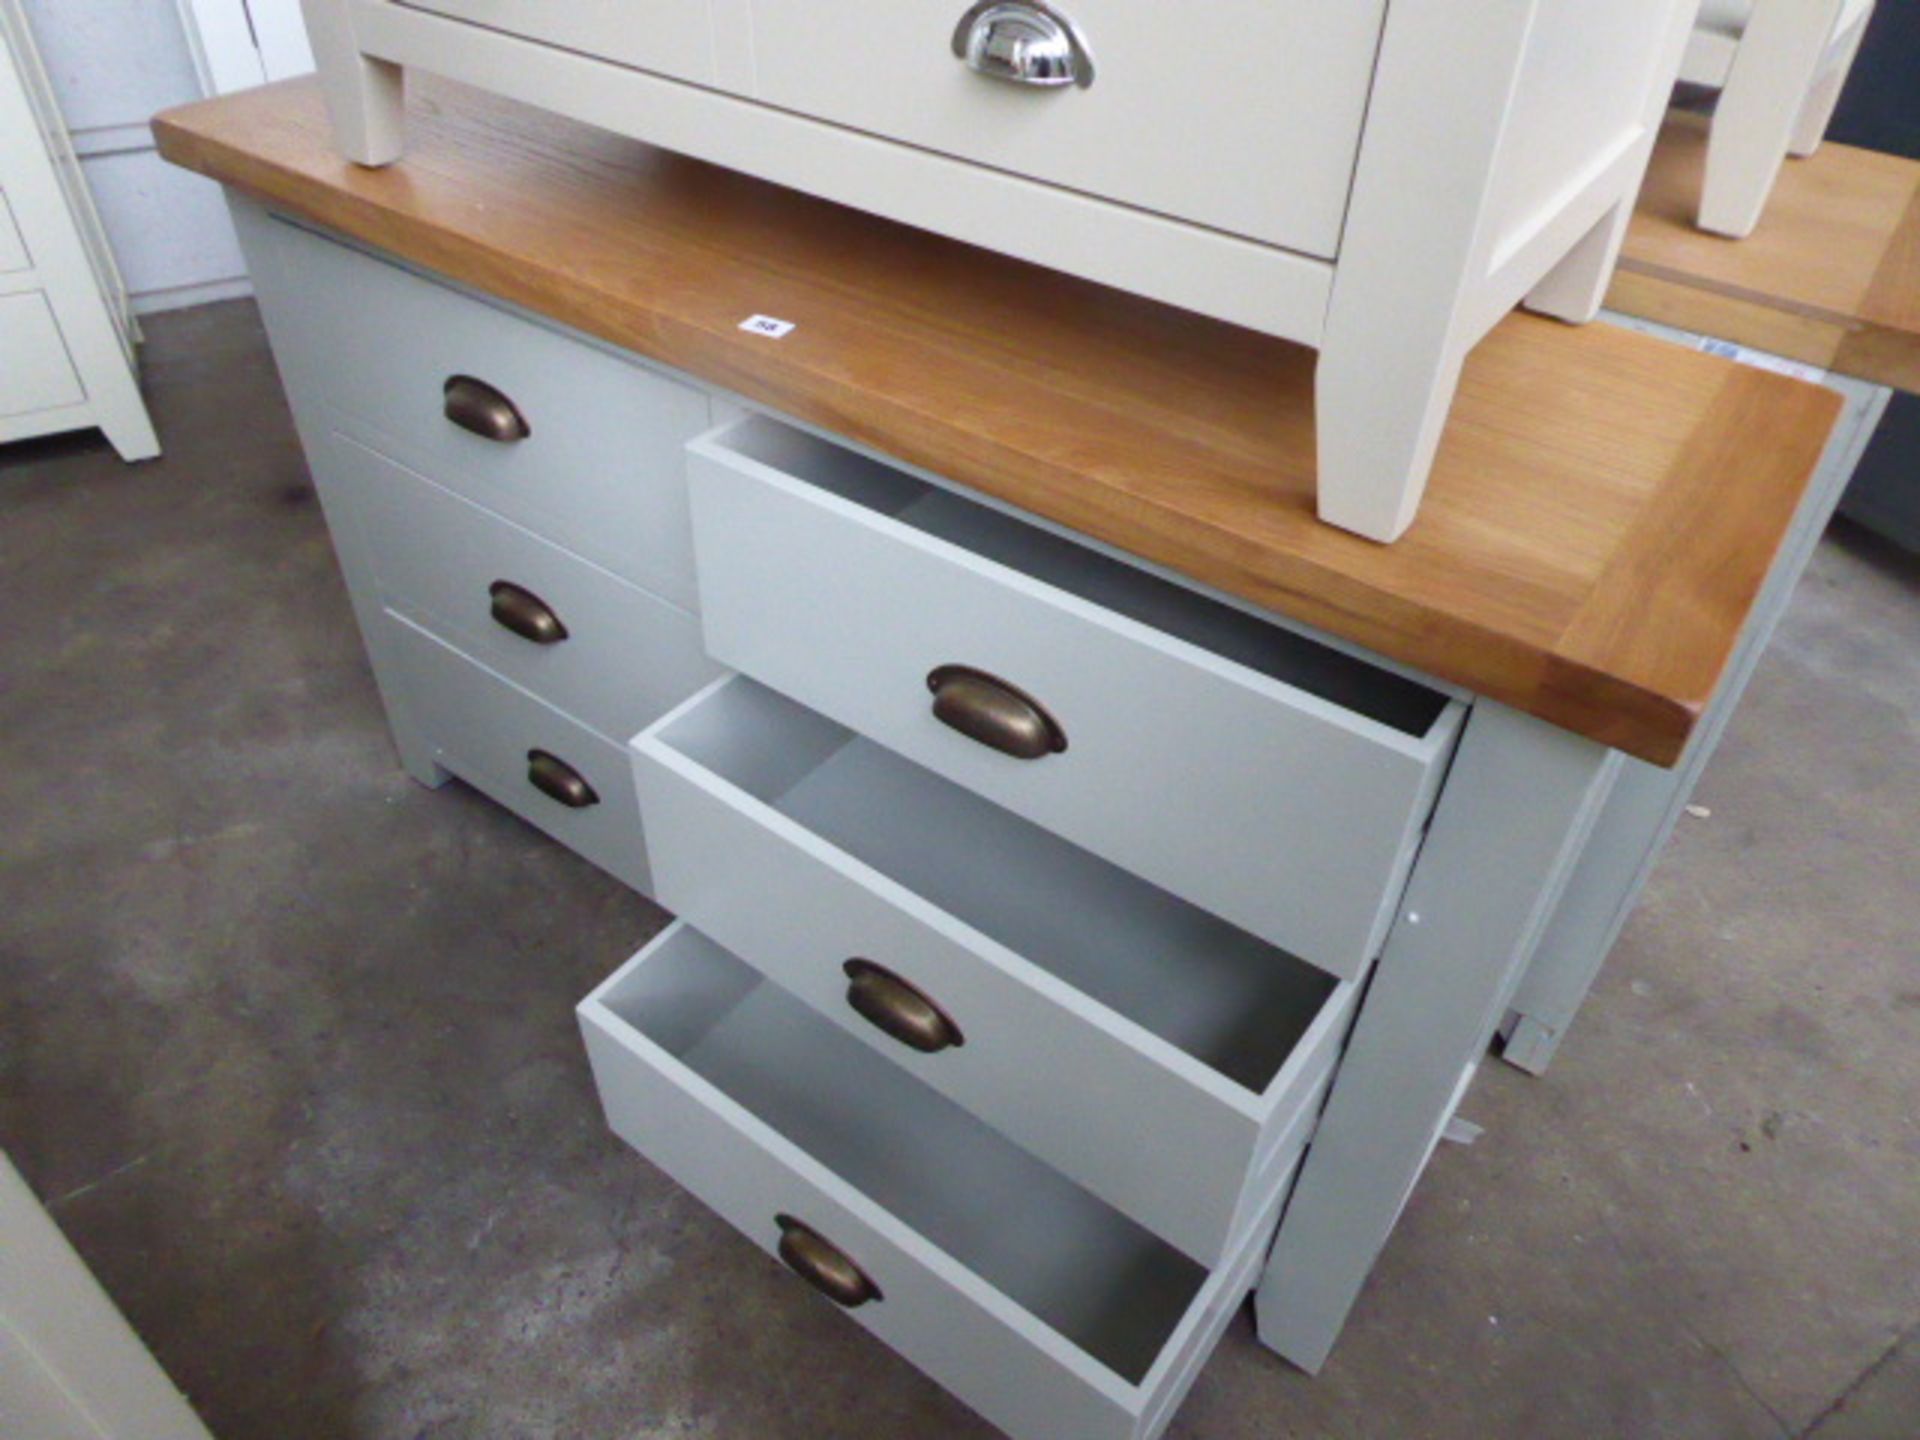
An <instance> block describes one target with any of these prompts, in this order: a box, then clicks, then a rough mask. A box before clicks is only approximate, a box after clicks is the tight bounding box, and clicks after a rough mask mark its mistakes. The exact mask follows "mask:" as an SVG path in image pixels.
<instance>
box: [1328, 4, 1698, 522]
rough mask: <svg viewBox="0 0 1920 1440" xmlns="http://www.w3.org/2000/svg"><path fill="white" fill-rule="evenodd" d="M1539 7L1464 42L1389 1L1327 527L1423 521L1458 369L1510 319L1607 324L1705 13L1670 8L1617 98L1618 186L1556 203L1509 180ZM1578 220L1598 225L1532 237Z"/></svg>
mask: <svg viewBox="0 0 1920 1440" xmlns="http://www.w3.org/2000/svg"><path fill="white" fill-rule="evenodd" d="M1537 9H1538V0H1492V3H1486V4H1482V5H1478V6H1476V7H1475V13H1474V16H1473V30H1474V43H1473V44H1472V45H1471V46H1466V47H1463V46H1461V45H1460V44H1459V43H1458V41H1459V27H1460V23H1461V16H1460V13H1459V8H1458V6H1457V5H1453V4H1447V3H1440V0H1395V3H1394V4H1393V5H1391V6H1389V7H1388V11H1387V20H1386V29H1385V32H1384V33H1383V35H1382V38H1381V47H1380V58H1379V61H1378V62H1377V65H1376V71H1375V76H1374V90H1373V103H1372V108H1371V109H1370V111H1369V112H1368V116H1367V128H1366V133H1365V136H1364V137H1363V139H1362V142H1361V150H1360V158H1359V165H1358V167H1357V169H1356V171H1355V174H1354V184H1353V194H1352V198H1351V202H1350V205H1349V207H1348V213H1347V224H1346V229H1345V232H1344V235H1343V238H1342V241H1341V249H1340V262H1339V266H1338V268H1337V269H1336V271H1335V273H1334V282H1333V295H1332V298H1331V301H1330V304H1329V306H1328V311H1327V324H1326V329H1325V331H1324V333H1323V335H1322V337H1321V341H1320V360H1319V368H1318V370H1317V372H1316V374H1315V380H1314V392H1315V407H1316V424H1317V426H1318V450H1319V484H1318V492H1319V513H1320V518H1321V519H1323V520H1325V521H1327V522H1328V523H1329V524H1333V525H1338V526H1340V527H1341V528H1342V529H1346V530H1352V531H1354V532H1356V533H1357V534H1360V535H1364V536H1367V537H1368V538H1369V539H1373V540H1382V541H1391V540H1396V539H1398V538H1399V537H1400V535H1401V534H1402V533H1403V532H1404V531H1405V530H1406V528H1407V526H1408V525H1410V524H1411V523H1412V522H1413V518H1414V515H1415V513H1416V512H1417V511H1418V509H1419V505H1420V500H1421V496H1422V494H1423V493H1424V492H1425V489H1426V483H1427V476H1428V472H1429V470H1430V469H1431V468H1432V465H1433V459H1434V455H1435V453H1436V451H1437V450H1438V449H1439V445H1440V437H1441V434H1442V432H1443V431H1444V430H1445V428H1446V422H1447V415H1448V412H1449V411H1450V410H1451V408H1452V404H1453V397H1454V392H1455V390H1456V389H1457V388H1458V386H1459V381H1460V371H1461V367H1462V366H1463V365H1464V363H1465V361H1466V357H1467V354H1468V352H1469V351H1470V350H1471V349H1472V348H1473V347H1474V346H1475V345H1476V344H1478V343H1479V341H1480V339H1481V337H1482V336H1484V335H1485V334H1486V332H1487V331H1488V330H1489V329H1491V328H1492V327H1493V325H1494V324H1496V323H1497V322H1498V321H1499V320H1500V319H1501V318H1502V317H1504V315H1505V314H1506V312H1507V311H1508V309H1509V308H1511V307H1512V306H1513V305H1514V304H1515V303H1517V302H1518V301H1520V300H1521V299H1522V298H1523V297H1524V298H1525V299H1526V302H1527V304H1528V305H1529V306H1531V307H1532V308H1534V309H1537V310H1542V311H1544V312H1546V313H1548V314H1551V315H1556V316H1559V317H1560V318H1562V319H1566V320H1570V321H1575V322H1584V321H1587V320H1590V319H1592V318H1593V316H1594V315H1595V314H1596V313H1597V312H1598V310H1599V307H1600V302H1601V297H1602V296H1603V295H1604V294H1605V292H1606V287H1607V281H1608V279H1609V278H1610V277H1611V275H1612V273H1613V266H1614V262H1615V260H1616V259H1617V258H1618V256H1619V251H1620V246H1621V243H1622V242H1623V241H1624V239H1625V238H1626V228H1627V221H1628V219H1629V218H1630V216H1631V211H1632V205H1633V199H1634V196H1635V194H1636V193H1637V192H1638V190H1639V186H1640V180H1641V177H1642V176H1643V175H1644V174H1645V171H1646V165H1647V160H1648V158H1649V157H1650V156H1651V154H1652V151H1653V142H1654V139H1655V138H1656V136H1657V135H1658V133H1659V127H1660V118H1661V115H1662V114H1663V112H1664V111H1665V109H1666V105H1667V101H1668V99H1669V97H1670V96H1671V94H1672V90H1673V76H1674V74H1675V72H1676V71H1677V70H1678V69H1679V66H1680V57H1681V54H1682V52H1683V51H1684V50H1685V48H1686V44H1687V38H1688V36H1689V35H1690V34H1691V32H1692V28H1693V19H1694V7H1693V5H1691V4H1689V3H1684V0H1682V3H1676V4H1674V5H1673V6H1672V7H1671V8H1670V9H1668V10H1667V11H1666V12H1665V14H1666V20H1665V23H1666V26H1667V29H1666V31H1665V33H1664V35H1663V37H1662V41H1661V44H1660V46H1659V47H1658V49H1657V51H1656V52H1655V53H1652V54H1650V55H1648V56H1647V57H1646V59H1647V68H1646V70H1645V72H1644V73H1643V74H1642V75H1641V77H1640V85H1641V89H1640V92H1639V93H1638V94H1637V95H1623V96H1622V97H1621V100H1620V104H1621V107H1622V108H1621V113H1620V114H1619V115H1618V117H1617V119H1618V125H1619V130H1618V137H1619V149H1618V150H1617V151H1616V152H1614V153H1611V154H1607V155H1605V156H1604V158H1602V156H1601V154H1600V153H1599V152H1596V155H1595V163H1596V165H1597V166H1599V167H1600V173H1603V174H1604V176H1605V178H1604V179H1603V180H1598V181H1594V182H1592V184H1591V188H1590V189H1588V190H1587V191H1585V192H1584V193H1583V194H1582V195H1581V196H1580V198H1579V199H1578V200H1577V201H1573V202H1568V201H1566V200H1565V199H1564V197H1556V198H1555V199H1554V200H1553V201H1551V202H1549V201H1542V200H1540V199H1539V198H1538V197H1530V198H1525V199H1522V198H1517V196H1516V193H1514V192H1513V189H1512V186H1513V182H1512V178H1511V175H1503V174H1502V173H1501V170H1500V166H1501V163H1502V161H1503V158H1505V156H1506V151H1507V148H1508V147H1507V146H1505V145H1504V144H1503V141H1505V140H1508V139H1511V138H1512V137H1511V136H1509V135H1508V131H1509V129H1510V128H1511V127H1516V126H1518V127H1525V126H1526V125H1527V124H1529V123H1538V122H1537V121H1536V120H1533V119H1530V112H1529V111H1528V110H1527V108H1526V97H1525V96H1524V95H1523V94H1522V92H1521V90H1520V87H1519V78H1518V77H1520V76H1522V75H1523V74H1524V73H1525V72H1526V65H1525V64H1524V63H1523V60H1522V57H1523V56H1525V55H1526V54H1527V52H1528V46H1529V44H1530V43H1531V42H1532V41H1533V40H1535V39H1536V38H1537V37H1536V35H1535V28H1536V25H1537V24H1538V23H1539V22H1538V16H1537ZM1436 57H1444V62H1442V61H1440V60H1437V59H1436ZM1442 115H1443V116H1445V117H1446V123H1445V124H1444V125H1436V124H1435V123H1434V117H1435V116H1442ZM1569 215H1578V216H1586V215H1592V216H1593V218H1592V219H1591V220H1590V221H1588V222H1586V223H1587V228H1586V230H1585V232H1584V233H1581V232H1580V231H1579V230H1578V229H1573V230H1572V232H1571V234H1569V235H1567V236H1566V237H1565V238H1555V239H1553V240H1551V241H1549V242H1545V243H1536V242H1537V241H1538V239H1539V237H1540V236H1543V235H1546V236H1554V235H1555V234H1556V230H1555V227H1556V226H1557V225H1558V224H1559V223H1560V222H1561V221H1562V220H1563V219H1565V218H1566V217H1567V216H1569ZM1572 223H1574V224H1578V223H1579V222H1578V221H1575V222H1572ZM1411 236H1417V237H1418V243H1416V244H1409V237H1411ZM1555 247H1565V248H1564V249H1558V248H1555Z"/></svg>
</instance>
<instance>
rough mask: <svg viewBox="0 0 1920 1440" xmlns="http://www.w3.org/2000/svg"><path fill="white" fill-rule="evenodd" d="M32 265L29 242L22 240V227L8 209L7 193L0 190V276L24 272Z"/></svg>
mask: <svg viewBox="0 0 1920 1440" xmlns="http://www.w3.org/2000/svg"><path fill="white" fill-rule="evenodd" d="M32 263H33V261H32V260H31V259H30V258H29V257H28V255H27V242H26V241H24V240H22V239H21V238H20V227H19V226H18V225H17V224H15V223H14V218H13V211H11V210H10V209H8V208H7V196H6V192H5V191H4V190H0V275H5V274H7V273H8V272H9V271H13V270H24V269H26V268H27V267H28V266H29V265H31V264H32Z"/></svg>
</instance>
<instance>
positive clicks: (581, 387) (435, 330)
mask: <svg viewBox="0 0 1920 1440" xmlns="http://www.w3.org/2000/svg"><path fill="white" fill-rule="evenodd" d="M260 228H261V232H262V234H263V235H264V236H265V237H266V239H267V242H268V244H269V245H270V247H271V255H270V257H269V258H270V259H272V260H273V261H274V262H275V263H277V264H279V265H281V266H283V267H284V269H285V272H286V273H285V276H284V277H283V280H282V283H279V284H276V285H273V286H271V287H270V291H271V293H269V294H267V295H266V296H265V299H266V302H267V322H268V328H269V331H270V333H271V335H272V337H273V343H274V353H275V355H276V357H277V358H278V359H279V362H280V366H281V369H282V370H283V371H285V372H286V379H287V382H288V389H289V390H290V391H291V392H292V393H293V394H294V395H296V396H300V397H302V398H303V399H305V398H309V397H310V398H313V399H318V400H320V401H322V402H323V403H324V404H326V405H327V406H328V407H329V408H331V409H332V410H335V411H337V412H339V413H341V414H343V415H344V416H346V417H347V419H348V420H349V421H350V422H353V424H354V426H355V428H356V429H359V430H363V431H366V432H368V433H370V434H371V435H372V436H374V437H376V439H377V445H378V448H379V449H380V450H382V451H383V452H385V453H387V454H390V455H392V456H394V457H395V458H396V459H399V460H401V461H402V462H404V463H405V464H407V465H409V466H411V467H412V468H413V469H415V470H418V471H420V472H421V473H422V474H424V475H427V476H428V477H430V478H431V479H433V480H434V481H436V482H437V483H439V484H441V485H444V486H446V487H448V488H449V489H452V490H455V491H458V492H459V493H460V494H462V495H464V496H465V497H466V498H467V499H470V500H473V501H475V502H477V503H479V504H481V505H484V506H486V507H487V508H488V509H489V510H493V511H496V512H498V513H499V514H501V515H504V516H506V517H507V518H508V519H510V520H512V521H514V522H515V523H517V524H520V525H523V526H525V527H526V528H527V529H529V530H531V531H533V532H534V533H535V534H537V535H540V536H543V537H544V538H546V539H548V540H551V541H553V542H555V543H556V544H559V545H562V546H565V547H566V548H567V549H569V550H571V551H573V552H574V553H575V554H577V555H583V556H585V557H586V558H587V559H589V560H591V561H593V562H594V563H595V564H597V565H601V566H604V567H605V568H606V569H608V570H611V571H612V572H613V573H614V574H616V575H619V576H620V577H621V578H623V579H625V580H629V581H631V582H632V583H634V584H636V585H639V586H642V587H643V588H645V589H648V590H651V591H653V592H654V593H655V594H657V595H660V596H662V597H664V598H665V599H668V600H670V601H672V602H673V603H674V604H676V605H679V606H681V607H683V608H686V609H691V608H693V605H694V588H693V565H692V555H691V553H690V551H689V548H688V541H687V511H686V504H687V502H686V481H685V474H684V470H685V458H684V454H683V449H682V447H683V445H684V442H685V441H686V440H687V439H688V438H689V437H690V436H692V435H694V434H697V433H698V432H699V431H700V430H701V429H703V428H705V427H706V426H707V425H708V424H709V423H710V420H709V408H708V403H707V398H706V396H705V395H704V394H702V393H701V392H700V391H697V390H694V389H692V388H690V387H688V386H686V385H682V384H679V383H678V382H676V381H673V380H669V379H667V378H666V377H664V376H662V375H660V374H657V373H655V372H653V371H651V370H647V369H643V368H642V367H640V366H638V365H636V364H633V363H630V362H628V361H625V360H622V359H619V358H616V357H615V356H613V355H610V354H608V353H606V352H604V351H602V350H598V349H596V348H594V347H593V346H591V345H589V344H586V343H585V342H583V341H579V340H574V339H570V338H568V337H566V336H564V335H560V334H557V333H556V332H554V331H552V330H549V329H547V328H546V327H545V326H543V325H537V324H535V323H533V322H532V321H530V320H524V319H521V318H520V317H519V316H517V315H511V314H508V313H507V312H506V311H504V310H500V309H496V308H495V307H494V306H492V305H489V304H486V303H484V302H483V301H480V300H476V299H473V298H471V297H470V296H466V295H462V294H460V293H458V292H457V291H453V290H449V289H447V288H446V287H445V286H443V285H439V284H436V283H434V282H433V281H431V280H425V279H422V278H421V277H419V276H417V275H414V274H412V273H410V272H408V271H405V270H402V269H400V268H398V267H397V266H394V265H390V264H387V263H386V262H384V261H381V260H375V259H372V258H370V257H368V256H366V255H363V254H361V253H360V252H358V251H356V250H352V249H349V248H348V247H346V246H344V245H341V244H338V243H336V242H334V241H331V240H326V239H323V238H321V237H320V236H317V235H314V234H311V233H309V232H307V231H305V230H301V229H299V228H298V227H296V226H293V225H290V224H288V223H287V222H285V221H283V220H277V219H276V220H271V221H269V222H268V223H267V224H265V225H263V226H262V227H260ZM450 383H451V384H452V385H453V390H452V393H451V395H449V391H448V386H449V384H450ZM503 404H504V406H505V407H508V408H502V407H503ZM449 411H452V412H453V413H455V414H457V415H459V416H461V417H462V418H464V419H465V420H467V421H468V423H471V424H475V425H479V426H481V427H482V428H485V427H486V426H487V425H488V424H489V423H490V422H492V421H497V422H498V423H499V425H500V427H501V428H500V431H499V433H500V434H502V435H504V436H508V437H511V436H512V435H514V434H516V433H517V427H516V425H515V423H514V420H513V416H514V415H516V414H517V416H518V417H519V419H520V421H522V422H524V425H525V427H526V430H527V433H526V434H525V435H524V436H523V437H522V438H518V439H513V438H503V439H488V438H483V437H482V436H481V435H478V434H475V433H473V432H472V431H471V430H468V429H465V428H463V427H462V425H461V424H459V423H456V422H455V421H454V420H453V419H449V418H448V415H449Z"/></svg>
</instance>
